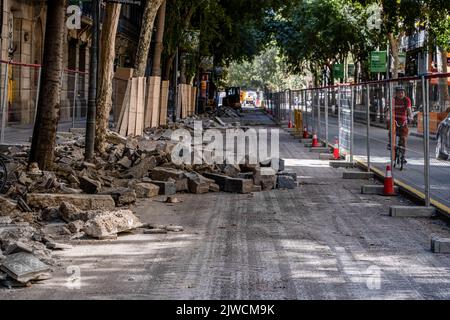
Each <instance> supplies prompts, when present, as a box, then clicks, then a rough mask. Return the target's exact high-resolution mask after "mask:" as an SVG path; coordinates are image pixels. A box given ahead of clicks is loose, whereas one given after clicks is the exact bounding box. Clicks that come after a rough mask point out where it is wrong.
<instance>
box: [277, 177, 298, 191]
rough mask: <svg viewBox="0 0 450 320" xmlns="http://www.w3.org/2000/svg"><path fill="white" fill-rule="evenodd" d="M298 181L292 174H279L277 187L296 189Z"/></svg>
mask: <svg viewBox="0 0 450 320" xmlns="http://www.w3.org/2000/svg"><path fill="white" fill-rule="evenodd" d="M296 187H297V183H296V182H295V181H294V179H293V178H292V177H291V176H278V179H277V188H278V189H295V188H296Z"/></svg>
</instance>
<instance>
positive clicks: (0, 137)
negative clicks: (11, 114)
mask: <svg viewBox="0 0 450 320" xmlns="http://www.w3.org/2000/svg"><path fill="white" fill-rule="evenodd" d="M8 78H9V63H7V64H6V68H5V82H4V86H3V88H4V93H3V104H2V132H1V134H0V142H1V143H5V128H6V109H7V105H8V84H9V83H8V82H9V81H8V80H9V79H8Z"/></svg>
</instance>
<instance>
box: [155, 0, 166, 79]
mask: <svg viewBox="0 0 450 320" xmlns="http://www.w3.org/2000/svg"><path fill="white" fill-rule="evenodd" d="M166 3H167V1H166V0H164V2H163V3H162V4H161V7H160V8H159V11H158V22H157V29H156V42H155V50H154V52H153V68H152V76H155V77H161V76H162V69H161V56H162V52H163V49H164V44H163V40H164V26H165V22H166Z"/></svg>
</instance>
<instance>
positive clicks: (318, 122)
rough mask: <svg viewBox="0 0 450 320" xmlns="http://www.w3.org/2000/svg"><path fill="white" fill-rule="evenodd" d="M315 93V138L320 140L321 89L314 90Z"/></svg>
mask: <svg viewBox="0 0 450 320" xmlns="http://www.w3.org/2000/svg"><path fill="white" fill-rule="evenodd" d="M316 92H317V93H316V95H317V138H318V139H319V140H320V131H321V129H322V125H321V123H320V121H321V118H322V117H321V116H320V111H321V110H320V109H321V103H320V93H321V90H316Z"/></svg>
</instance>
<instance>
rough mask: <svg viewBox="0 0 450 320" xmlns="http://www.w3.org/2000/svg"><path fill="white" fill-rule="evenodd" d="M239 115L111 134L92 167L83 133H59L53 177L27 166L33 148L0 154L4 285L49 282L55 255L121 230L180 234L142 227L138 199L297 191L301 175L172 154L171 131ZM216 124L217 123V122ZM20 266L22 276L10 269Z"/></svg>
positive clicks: (214, 124)
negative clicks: (3, 165) (2, 165)
mask: <svg viewBox="0 0 450 320" xmlns="http://www.w3.org/2000/svg"><path fill="white" fill-rule="evenodd" d="M220 117H227V120H228V122H229V121H230V120H231V122H232V121H234V120H236V121H237V120H238V119H239V118H240V116H239V115H238V114H236V113H235V112H234V111H233V110H231V109H223V108H222V109H220V110H218V111H214V112H211V113H210V114H207V115H204V116H202V117H199V116H193V117H191V118H189V119H185V120H182V121H181V122H180V123H176V124H171V125H170V126H166V127H165V128H158V129H148V130H146V131H145V133H144V135H143V136H142V137H122V136H120V135H119V134H117V133H115V132H112V131H110V132H108V134H107V146H106V152H105V153H104V154H103V155H101V156H100V155H98V156H96V158H95V159H94V161H93V163H87V162H85V161H84V154H83V153H84V140H85V137H84V133H83V130H71V132H67V133H58V135H57V138H58V141H57V142H58V143H57V148H56V150H55V155H56V159H55V164H54V168H53V171H52V172H48V171H42V170H40V168H39V167H38V165H37V164H32V165H31V166H28V165H27V160H28V155H29V148H28V147H26V146H23V147H16V146H13V147H7V148H5V147H4V148H3V149H2V150H0V153H2V154H3V155H5V156H6V157H7V158H8V159H9V160H8V161H7V162H8V163H7V169H8V177H9V179H8V180H9V181H8V183H7V186H6V187H5V190H3V193H4V194H3V195H2V196H0V282H3V284H4V285H6V286H8V287H14V286H24V285H25V286H28V285H30V284H31V283H32V282H34V281H42V280H45V279H48V278H49V277H50V275H49V271H50V269H51V267H52V266H55V265H56V264H57V261H56V260H55V259H54V258H52V251H55V250H65V249H69V248H70V245H68V244H67V243H70V241H74V240H80V239H99V240H110V239H116V238H117V235H118V234H120V233H123V232H130V231H131V230H134V229H138V228H143V229H145V230H144V233H146V234H160V233H167V232H181V231H183V228H182V227H180V226H151V225H150V226H143V225H142V223H141V222H140V221H139V218H138V217H136V216H135V215H134V214H133V212H132V211H131V210H130V206H132V205H133V204H134V203H135V202H136V201H137V200H138V199H150V198H154V197H158V196H164V197H168V198H167V201H166V202H167V203H176V202H171V201H169V199H172V200H173V199H175V198H174V197H173V196H174V195H176V194H177V193H180V192H184V193H193V194H205V193H209V192H219V191H223V192H231V193H242V194H247V193H252V192H259V191H265V190H272V189H275V188H283V189H293V188H295V187H296V186H297V176H296V175H295V174H294V173H291V172H287V171H285V169H284V162H283V160H280V170H279V171H278V172H276V171H275V170H274V169H272V168H271V164H272V162H271V161H268V162H266V163H261V164H259V165H250V164H243V165H232V164H216V165H207V164H201V165H188V164H182V165H176V164H174V163H173V162H172V159H171V155H172V151H173V150H174V148H175V147H176V146H177V144H178V142H177V141H172V140H171V139H172V133H173V132H174V130H177V129H180V128H181V129H185V130H188V131H189V132H191V133H193V130H194V121H195V120H202V124H203V128H204V129H209V128H214V129H219V130H226V129H227V128H230V127H233V126H236V125H239V124H231V123H230V122H229V123H228V124H227V123H225V122H224V121H222V120H221V118H220ZM211 119H214V120H211ZM17 265H20V266H21V268H20V269H21V270H27V271H26V272H22V273H20V272H18V271H17V270H13V269H14V268H13V267H11V266H17Z"/></svg>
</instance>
